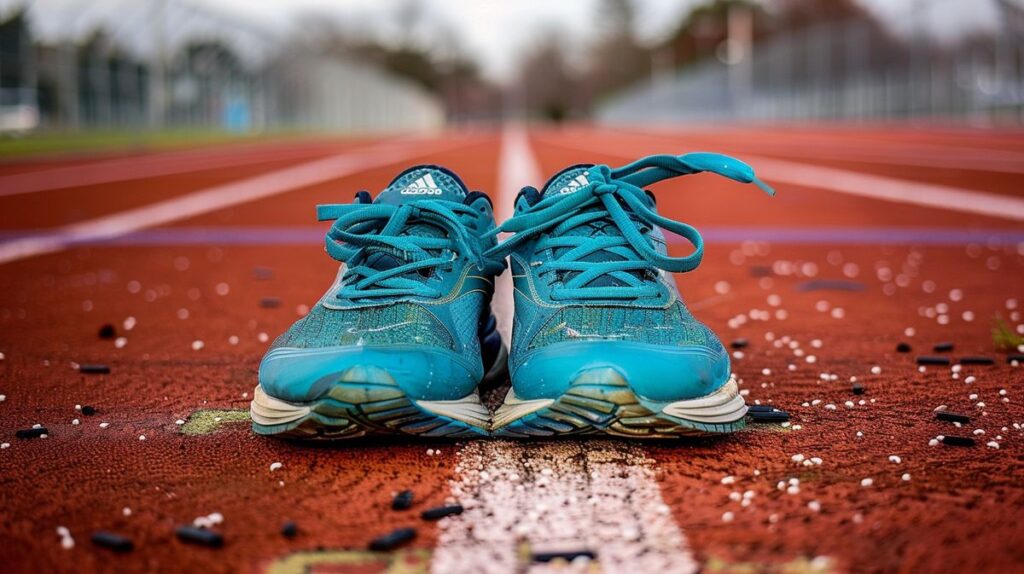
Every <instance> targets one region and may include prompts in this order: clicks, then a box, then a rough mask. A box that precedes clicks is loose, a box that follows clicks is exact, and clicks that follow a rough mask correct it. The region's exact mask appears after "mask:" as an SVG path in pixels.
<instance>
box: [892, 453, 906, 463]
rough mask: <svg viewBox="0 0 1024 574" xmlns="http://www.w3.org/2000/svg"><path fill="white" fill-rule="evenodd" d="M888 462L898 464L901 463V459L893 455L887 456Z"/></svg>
mask: <svg viewBox="0 0 1024 574" xmlns="http://www.w3.org/2000/svg"><path fill="white" fill-rule="evenodd" d="M889 462H891V463H893V464H899V463H901V462H903V459H902V458H900V457H898V456H896V455H895V454H891V455H889Z"/></svg>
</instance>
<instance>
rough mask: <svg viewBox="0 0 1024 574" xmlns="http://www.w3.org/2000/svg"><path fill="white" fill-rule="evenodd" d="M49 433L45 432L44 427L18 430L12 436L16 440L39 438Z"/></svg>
mask: <svg viewBox="0 0 1024 574" xmlns="http://www.w3.org/2000/svg"><path fill="white" fill-rule="evenodd" d="M49 433H50V431H48V430H46V427H39V428H37V429H20V430H18V431H16V432H15V433H14V436H16V437H18V438H39V437H41V436H43V435H44V434H49Z"/></svg>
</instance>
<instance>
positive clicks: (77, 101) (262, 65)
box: [0, 0, 444, 132]
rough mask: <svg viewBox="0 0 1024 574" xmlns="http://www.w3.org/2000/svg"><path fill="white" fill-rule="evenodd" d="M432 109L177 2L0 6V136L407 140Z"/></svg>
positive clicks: (429, 121) (391, 81) (359, 73)
mask: <svg viewBox="0 0 1024 574" xmlns="http://www.w3.org/2000/svg"><path fill="white" fill-rule="evenodd" d="M443 121H444V113H443V109H442V106H441V104H440V103H439V102H438V101H437V100H436V98H434V97H433V96H431V95H429V94H427V93H426V92H424V91H423V90H422V89H420V88H419V87H417V86H415V85H413V84H411V83H409V82H407V81H404V80H402V79H399V78H396V77H394V76H392V75H389V74H387V73H384V72H382V71H379V70H377V69H374V68H373V67H371V66H368V65H363V64H360V63H358V62H356V61H354V60H353V59H345V58H325V57H317V56H315V55H313V54H310V53H309V52H308V51H305V50H303V49H301V48H298V47H296V46H295V45H294V44H292V43H290V42H288V41H287V40H286V39H283V38H281V37H278V36H277V35H276V34H274V33H272V32H269V31H267V30H263V29H261V28H259V27H257V26H253V25H252V24H249V23H246V22H243V21H240V20H238V19H236V18H232V17H229V16H225V15H223V14H220V13H217V12H213V11H210V10H209V9H205V8H203V7H201V6H199V5H195V4H192V3H190V2H188V0H112V1H111V0H108V1H106V2H97V3H91V2H89V1H87V0H35V1H33V2H28V3H19V2H2V3H0V131H27V130H31V129H54V130H58V129H59V130H83V129H103V130H117V129H142V128H145V129H181V128H197V129H223V130H229V131H238V132H248V131H259V130H265V129H292V128H303V129H319V130H337V131H378V130H399V129H401V130H411V129H426V128H432V127H436V126H439V125H441V124H442V123H443Z"/></svg>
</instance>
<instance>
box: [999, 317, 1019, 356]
mask: <svg viewBox="0 0 1024 574" xmlns="http://www.w3.org/2000/svg"><path fill="white" fill-rule="evenodd" d="M995 321H996V323H995V325H994V326H993V327H992V343H993V344H995V346H996V350H999V351H1015V350H1017V347H1019V346H1021V345H1024V337H1022V336H1020V335H1018V334H1017V333H1015V332H1014V331H1013V329H1012V328H1011V327H1010V325H1008V324H1007V323H1006V321H1004V320H1003V318H1002V317H999V316H997V317H996V319H995Z"/></svg>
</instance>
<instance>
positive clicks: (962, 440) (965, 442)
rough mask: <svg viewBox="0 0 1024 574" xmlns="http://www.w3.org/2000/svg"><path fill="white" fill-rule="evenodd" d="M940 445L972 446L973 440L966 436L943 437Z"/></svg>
mask: <svg viewBox="0 0 1024 574" xmlns="http://www.w3.org/2000/svg"><path fill="white" fill-rule="evenodd" d="M942 444H948V445H949V446H974V439H973V438H971V437H967V436H944V437H942Z"/></svg>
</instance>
